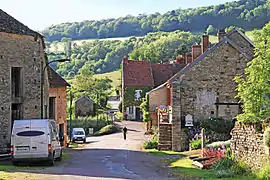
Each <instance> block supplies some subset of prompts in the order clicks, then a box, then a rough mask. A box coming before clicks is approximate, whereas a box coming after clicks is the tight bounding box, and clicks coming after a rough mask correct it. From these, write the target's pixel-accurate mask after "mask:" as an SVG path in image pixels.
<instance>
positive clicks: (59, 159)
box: [56, 150, 63, 161]
mask: <svg viewBox="0 0 270 180" xmlns="http://www.w3.org/2000/svg"><path fill="white" fill-rule="evenodd" d="M62 157H63V152H62V150H61V152H60V156H59V157H58V158H57V159H56V160H57V161H62Z"/></svg>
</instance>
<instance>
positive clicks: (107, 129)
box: [94, 125, 121, 136]
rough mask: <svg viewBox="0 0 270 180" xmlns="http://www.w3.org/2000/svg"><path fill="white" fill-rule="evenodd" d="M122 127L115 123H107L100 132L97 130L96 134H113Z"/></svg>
mask: <svg viewBox="0 0 270 180" xmlns="http://www.w3.org/2000/svg"><path fill="white" fill-rule="evenodd" d="M120 130H121V129H120V128H119V127H118V126H115V125H107V126H105V127H103V128H101V129H100V130H99V131H98V132H96V133H95V134H94V135H96V136H100V135H107V134H113V133H116V132H119V131H120Z"/></svg>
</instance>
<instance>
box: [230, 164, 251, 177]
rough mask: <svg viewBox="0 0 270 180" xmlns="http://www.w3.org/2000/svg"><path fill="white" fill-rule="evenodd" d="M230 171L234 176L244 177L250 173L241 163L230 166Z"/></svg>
mask: <svg viewBox="0 0 270 180" xmlns="http://www.w3.org/2000/svg"><path fill="white" fill-rule="evenodd" d="M232 170H233V172H234V174H235V175H245V174H248V173H249V171H250V170H249V168H248V166H247V165H246V164H245V163H244V162H242V161H238V162H236V163H235V164H234V165H233V166H232Z"/></svg>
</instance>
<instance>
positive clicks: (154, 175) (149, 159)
mask: <svg viewBox="0 0 270 180" xmlns="http://www.w3.org/2000/svg"><path fill="white" fill-rule="evenodd" d="M70 152H72V156H71V158H69V159H67V160H65V161H63V162H57V163H56V164H55V166H53V167H46V166H45V167H44V165H42V164H31V166H28V167H27V169H25V168H24V167H21V166H19V167H16V168H11V169H10V170H8V169H6V170H4V171H6V172H10V173H13V172H27V173H34V174H37V175H43V176H44V177H43V176H42V179H51V178H52V176H50V175H57V178H58V179H62V178H64V177H63V176H64V175H65V176H70V177H73V176H74V177H75V176H76V177H81V178H82V179H83V178H85V177H89V178H90V177H92V178H116V179H119V178H120V179H156V180H159V179H160V180H161V179H162V180H163V179H168V178H169V177H167V175H168V169H167V168H165V167H164V166H162V163H161V161H162V158H164V157H161V156H153V155H151V154H150V153H147V152H141V151H130V150H124V149H123V150H121V149H84V150H81V151H77V150H71V151H70ZM4 164H6V165H10V164H11V162H10V161H5V162H0V167H1V165H4ZM0 171H1V169H0ZM38 177H39V176H38ZM52 179H54V178H52Z"/></svg>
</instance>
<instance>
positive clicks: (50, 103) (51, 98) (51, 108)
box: [49, 97, 55, 119]
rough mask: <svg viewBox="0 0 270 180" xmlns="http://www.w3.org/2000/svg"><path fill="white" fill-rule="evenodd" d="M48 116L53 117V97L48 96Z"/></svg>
mask: <svg viewBox="0 0 270 180" xmlns="http://www.w3.org/2000/svg"><path fill="white" fill-rule="evenodd" d="M49 118H50V119H55V97H50V98H49Z"/></svg>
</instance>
